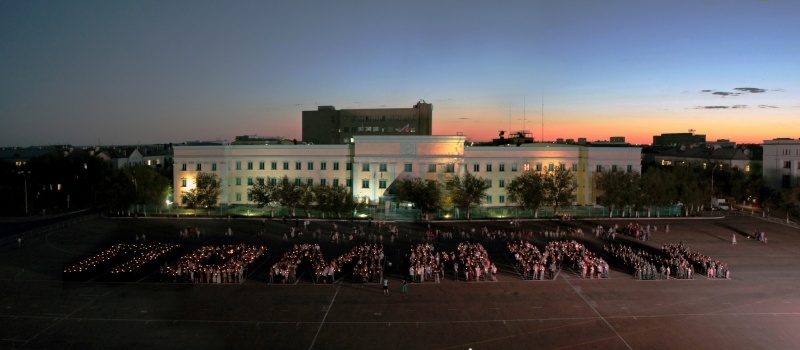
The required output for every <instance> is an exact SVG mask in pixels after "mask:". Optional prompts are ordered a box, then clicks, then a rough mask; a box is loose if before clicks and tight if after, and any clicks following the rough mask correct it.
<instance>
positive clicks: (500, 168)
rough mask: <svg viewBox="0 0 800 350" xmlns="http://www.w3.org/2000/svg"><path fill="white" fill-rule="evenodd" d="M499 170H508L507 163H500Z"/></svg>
mask: <svg viewBox="0 0 800 350" xmlns="http://www.w3.org/2000/svg"><path fill="white" fill-rule="evenodd" d="M497 170H498V171H506V164H505V163H500V165H498V169H497Z"/></svg>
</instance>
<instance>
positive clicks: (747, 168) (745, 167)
mask: <svg viewBox="0 0 800 350" xmlns="http://www.w3.org/2000/svg"><path fill="white" fill-rule="evenodd" d="M797 166H798V167H800V163H797ZM744 171H746V172H748V173H749V172H750V164H747V165H745V166H744Z"/></svg>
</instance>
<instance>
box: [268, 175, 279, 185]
mask: <svg viewBox="0 0 800 350" xmlns="http://www.w3.org/2000/svg"><path fill="white" fill-rule="evenodd" d="M269 184H270V185H272V186H278V178H277V177H271V178H269Z"/></svg>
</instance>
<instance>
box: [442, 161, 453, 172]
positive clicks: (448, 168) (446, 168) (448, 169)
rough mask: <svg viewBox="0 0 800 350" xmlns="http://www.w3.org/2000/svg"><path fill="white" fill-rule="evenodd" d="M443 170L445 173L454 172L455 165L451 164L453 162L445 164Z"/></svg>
mask: <svg viewBox="0 0 800 350" xmlns="http://www.w3.org/2000/svg"><path fill="white" fill-rule="evenodd" d="M444 172H446V173H454V172H456V165H455V164H453V163H448V164H445V166H444Z"/></svg>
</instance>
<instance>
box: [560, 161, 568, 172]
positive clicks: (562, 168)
mask: <svg viewBox="0 0 800 350" xmlns="http://www.w3.org/2000/svg"><path fill="white" fill-rule="evenodd" d="M558 170H561V171H564V170H567V165H566V164H564V163H559V164H558Z"/></svg>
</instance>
